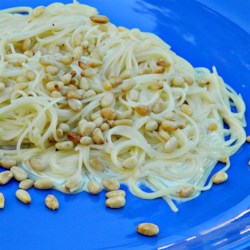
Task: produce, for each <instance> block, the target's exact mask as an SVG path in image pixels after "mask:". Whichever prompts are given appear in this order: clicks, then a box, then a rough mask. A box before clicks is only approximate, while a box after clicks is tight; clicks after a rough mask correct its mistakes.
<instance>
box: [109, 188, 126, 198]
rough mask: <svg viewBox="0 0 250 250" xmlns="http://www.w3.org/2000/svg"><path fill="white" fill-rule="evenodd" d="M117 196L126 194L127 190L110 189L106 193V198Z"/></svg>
mask: <svg viewBox="0 0 250 250" xmlns="http://www.w3.org/2000/svg"><path fill="white" fill-rule="evenodd" d="M115 196H123V197H125V196H126V192H125V191H124V190H120V189H119V190H113V191H109V192H107V193H106V198H111V197H115Z"/></svg>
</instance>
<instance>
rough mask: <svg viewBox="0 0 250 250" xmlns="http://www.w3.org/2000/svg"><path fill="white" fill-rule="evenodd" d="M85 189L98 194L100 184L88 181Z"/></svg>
mask: <svg viewBox="0 0 250 250" xmlns="http://www.w3.org/2000/svg"><path fill="white" fill-rule="evenodd" d="M87 189H88V192H89V193H90V194H99V193H100V192H101V186H100V185H99V184H98V183H97V182H96V181H89V182H88V184H87Z"/></svg>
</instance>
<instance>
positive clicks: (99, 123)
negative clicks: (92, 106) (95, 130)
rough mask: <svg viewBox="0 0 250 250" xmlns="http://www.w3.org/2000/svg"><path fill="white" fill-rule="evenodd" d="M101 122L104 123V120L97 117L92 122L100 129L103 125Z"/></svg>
mask: <svg viewBox="0 0 250 250" xmlns="http://www.w3.org/2000/svg"><path fill="white" fill-rule="evenodd" d="M103 122H104V119H103V118H102V117H101V116H99V117H97V118H96V119H95V120H94V123H95V125H96V127H100V126H101V125H102V124H103Z"/></svg>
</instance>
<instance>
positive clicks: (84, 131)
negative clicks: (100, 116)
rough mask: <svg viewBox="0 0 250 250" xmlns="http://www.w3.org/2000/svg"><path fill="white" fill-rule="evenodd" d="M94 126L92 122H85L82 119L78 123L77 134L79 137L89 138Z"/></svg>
mask: <svg viewBox="0 0 250 250" xmlns="http://www.w3.org/2000/svg"><path fill="white" fill-rule="evenodd" d="M95 127H96V124H95V123H94V122H87V121H86V120H84V119H82V120H80V121H79V122H78V126H77V129H78V132H79V134H80V135H81V136H89V135H90V134H91V133H92V132H93V131H94V129H95Z"/></svg>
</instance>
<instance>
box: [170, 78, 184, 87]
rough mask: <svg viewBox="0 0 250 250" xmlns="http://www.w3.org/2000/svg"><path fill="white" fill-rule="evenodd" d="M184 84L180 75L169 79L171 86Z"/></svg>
mask: <svg viewBox="0 0 250 250" xmlns="http://www.w3.org/2000/svg"><path fill="white" fill-rule="evenodd" d="M183 85H184V79H183V78H182V77H181V76H175V77H173V78H172V80H171V86H174V87H181V86H183Z"/></svg>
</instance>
